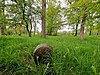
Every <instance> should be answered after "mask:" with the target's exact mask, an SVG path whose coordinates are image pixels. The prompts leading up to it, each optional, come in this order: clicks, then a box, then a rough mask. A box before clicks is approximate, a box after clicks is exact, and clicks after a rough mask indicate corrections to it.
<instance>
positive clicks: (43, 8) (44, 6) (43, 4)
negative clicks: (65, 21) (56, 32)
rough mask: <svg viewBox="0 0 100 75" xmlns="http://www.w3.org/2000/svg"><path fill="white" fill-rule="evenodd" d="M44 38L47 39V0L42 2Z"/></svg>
mask: <svg viewBox="0 0 100 75" xmlns="http://www.w3.org/2000/svg"><path fill="white" fill-rule="evenodd" d="M42 37H43V38H46V0H42Z"/></svg>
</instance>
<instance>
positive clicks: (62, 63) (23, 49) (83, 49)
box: [0, 36, 100, 75]
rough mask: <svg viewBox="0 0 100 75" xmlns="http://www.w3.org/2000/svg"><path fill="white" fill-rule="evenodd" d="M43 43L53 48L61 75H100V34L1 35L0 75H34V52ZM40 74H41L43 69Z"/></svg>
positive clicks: (56, 67) (58, 71)
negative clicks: (82, 38) (83, 36)
mask: <svg viewBox="0 0 100 75" xmlns="http://www.w3.org/2000/svg"><path fill="white" fill-rule="evenodd" d="M40 43H48V44H50V45H51V46H52V47H53V50H54V51H53V65H54V69H55V72H56V74H58V75H99V74H100V36H98V37H97V36H91V37H89V36H88V37H86V38H85V39H84V40H79V38H78V37H71V36H54V37H51V36H49V37H47V38H46V39H43V38H40V37H38V36H35V37H32V38H29V37H26V36H22V37H19V36H17V37H15V36H1V37H0V74H5V75H8V74H13V75H17V74H19V75H29V74H30V75H32V74H34V73H35V72H36V67H35V64H34V59H33V58H32V52H33V50H34V48H35V47H36V46H37V45H38V44H40ZM37 75H40V74H39V72H38V74H37Z"/></svg>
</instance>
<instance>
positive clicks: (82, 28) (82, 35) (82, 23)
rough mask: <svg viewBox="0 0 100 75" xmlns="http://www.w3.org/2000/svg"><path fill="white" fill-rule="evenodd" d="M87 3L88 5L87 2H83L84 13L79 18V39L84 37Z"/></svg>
mask: <svg viewBox="0 0 100 75" xmlns="http://www.w3.org/2000/svg"><path fill="white" fill-rule="evenodd" d="M87 5H88V3H85V4H84V12H85V14H84V15H83V17H82V20H81V29H80V39H81V40H82V39H84V24H85V21H86V17H87V14H86V9H87Z"/></svg>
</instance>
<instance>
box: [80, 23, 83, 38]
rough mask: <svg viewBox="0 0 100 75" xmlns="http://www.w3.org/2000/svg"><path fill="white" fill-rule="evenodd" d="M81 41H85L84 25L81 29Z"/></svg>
mask: <svg viewBox="0 0 100 75" xmlns="http://www.w3.org/2000/svg"><path fill="white" fill-rule="evenodd" d="M80 39H84V25H83V24H82V25H81V29H80Z"/></svg>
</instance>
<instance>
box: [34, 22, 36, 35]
mask: <svg viewBox="0 0 100 75" xmlns="http://www.w3.org/2000/svg"><path fill="white" fill-rule="evenodd" d="M34 23H35V24H34V36H35V33H36V21H34Z"/></svg>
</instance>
